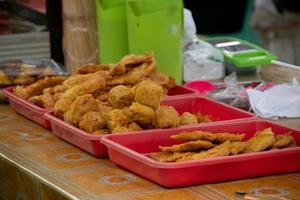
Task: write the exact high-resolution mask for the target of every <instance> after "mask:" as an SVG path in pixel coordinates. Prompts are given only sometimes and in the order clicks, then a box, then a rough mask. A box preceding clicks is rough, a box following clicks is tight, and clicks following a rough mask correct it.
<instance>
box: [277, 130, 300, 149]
mask: <svg viewBox="0 0 300 200" xmlns="http://www.w3.org/2000/svg"><path fill="white" fill-rule="evenodd" d="M275 140H276V141H275V142H274V144H273V146H272V149H281V148H285V147H288V146H289V145H291V144H293V143H296V141H295V138H294V137H293V136H291V135H290V134H289V133H287V134H282V135H276V136H275Z"/></svg>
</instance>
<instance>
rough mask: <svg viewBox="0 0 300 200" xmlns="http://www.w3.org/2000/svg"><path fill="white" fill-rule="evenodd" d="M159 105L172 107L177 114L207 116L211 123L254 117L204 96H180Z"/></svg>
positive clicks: (163, 101)
mask: <svg viewBox="0 0 300 200" xmlns="http://www.w3.org/2000/svg"><path fill="white" fill-rule="evenodd" d="M161 103H162V104H163V105H167V106H173V107H174V108H175V109H176V110H177V111H178V112H179V114H182V113H184V112H190V113H198V112H199V113H201V114H203V115H208V116H209V117H210V118H211V119H212V121H213V122H221V121H229V120H241V119H246V118H255V115H254V114H252V113H250V112H247V111H244V110H241V109H238V108H235V107H233V106H230V105H227V104H224V103H222V102H219V101H216V100H213V99H211V98H208V97H204V96H181V97H177V98H169V99H164V100H162V102H161ZM210 123H212V122H210ZM196 126H197V125H196Z"/></svg>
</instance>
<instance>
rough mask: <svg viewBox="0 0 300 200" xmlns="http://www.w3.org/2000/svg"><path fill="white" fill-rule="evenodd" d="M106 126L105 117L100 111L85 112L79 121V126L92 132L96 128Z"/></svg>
mask: <svg viewBox="0 0 300 200" xmlns="http://www.w3.org/2000/svg"><path fill="white" fill-rule="evenodd" d="M106 126H107V121H106V119H105V118H104V117H103V116H102V114H101V113H100V112H95V111H90V112H87V113H86V114H85V115H83V116H82V117H81V119H80V121H79V128H80V129H82V130H84V131H86V132H88V133H94V132H96V131H97V130H100V129H104V128H105V127H106Z"/></svg>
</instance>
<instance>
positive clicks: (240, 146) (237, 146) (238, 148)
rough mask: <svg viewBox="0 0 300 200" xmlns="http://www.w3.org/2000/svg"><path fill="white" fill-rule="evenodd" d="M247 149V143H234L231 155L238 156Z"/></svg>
mask: <svg viewBox="0 0 300 200" xmlns="http://www.w3.org/2000/svg"><path fill="white" fill-rule="evenodd" d="M246 147H247V142H232V143H231V150H230V153H231V154H232V155H237V154H240V153H242V152H243V151H244V150H245V149H246Z"/></svg>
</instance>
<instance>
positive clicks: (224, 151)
mask: <svg viewBox="0 0 300 200" xmlns="http://www.w3.org/2000/svg"><path fill="white" fill-rule="evenodd" d="M230 149H231V142H230V141H229V140H227V141H226V142H224V143H222V144H219V145H217V146H215V147H213V148H211V149H209V150H208V151H202V152H200V153H194V154H191V155H187V156H183V157H182V158H180V159H178V160H177V161H176V162H181V161H187V160H202V159H207V158H215V157H221V156H228V155H229V154H230Z"/></svg>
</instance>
